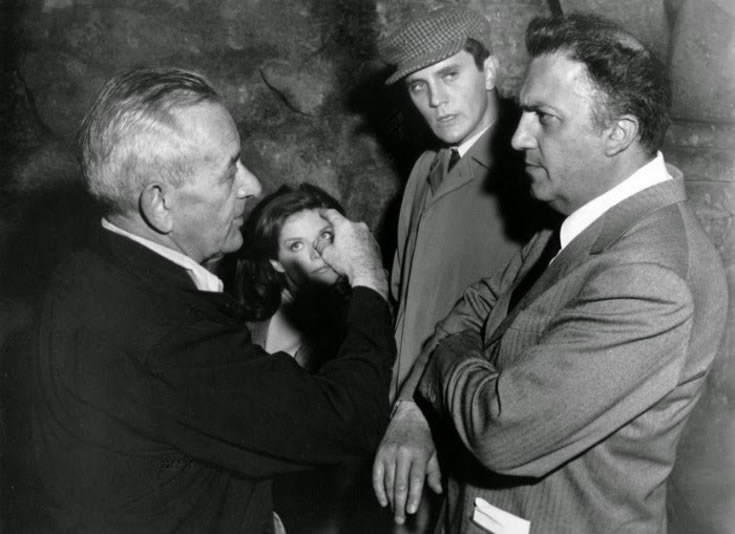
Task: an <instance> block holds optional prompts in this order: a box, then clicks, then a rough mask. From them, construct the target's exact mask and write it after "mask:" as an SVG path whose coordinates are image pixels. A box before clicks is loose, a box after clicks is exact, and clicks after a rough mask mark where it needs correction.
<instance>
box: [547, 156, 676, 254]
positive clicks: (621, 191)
mask: <svg viewBox="0 0 735 534" xmlns="http://www.w3.org/2000/svg"><path fill="white" fill-rule="evenodd" d="M671 179H672V178H671V175H670V174H669V172H668V171H667V170H666V164H665V163H664V157H663V155H662V154H661V152H658V153H657V154H656V157H655V158H654V159H652V160H651V161H649V162H648V163H646V164H645V165H644V166H643V167H641V168H640V169H638V170H637V171H636V172H634V173H633V174H631V175H630V176H629V177H628V178H626V179H625V180H623V181H622V182H620V183H619V184H618V185H616V186H615V187H613V188H612V189H610V190H609V191H606V192H605V193H603V194H602V195H600V196H599V197H597V198H594V199H592V200H590V201H589V202H588V203H587V204H585V205H584V206H582V207H581V208H578V209H577V210H576V211H574V212H572V214H571V215H569V217H567V218H566V219H564V222H563V223H562V225H561V230H560V234H559V239H560V240H561V248H562V249H563V248H564V247H566V246H567V245H568V244H569V243H570V242H571V241H572V239H574V238H575V237H577V236H578V235H579V234H581V233H582V232H583V231H584V230H585V229H586V228H588V227H589V226H590V225H591V224H592V223H593V222H595V221H596V220H597V219H599V218H600V217H601V216H602V215H603V214H604V213H605V212H606V211H608V210H609V209H610V208H612V207H613V206H615V205H617V204H620V203H621V202H622V201H623V200H625V199H626V198H628V197H631V196H633V195H635V194H636V193H639V192H641V191H643V190H644V189H647V188H649V187H651V186H653V185H656V184H660V183H662V182H665V181H666V180H671Z"/></svg>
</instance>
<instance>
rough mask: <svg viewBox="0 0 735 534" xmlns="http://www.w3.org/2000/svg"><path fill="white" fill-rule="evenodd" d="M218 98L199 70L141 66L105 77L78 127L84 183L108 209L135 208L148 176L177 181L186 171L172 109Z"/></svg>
mask: <svg viewBox="0 0 735 534" xmlns="http://www.w3.org/2000/svg"><path fill="white" fill-rule="evenodd" d="M202 101H209V102H216V103H221V102H222V98H221V96H220V95H219V94H218V93H217V91H216V90H215V89H214V88H213V87H212V86H211V85H210V83H209V82H208V81H207V80H206V79H204V78H203V77H202V76H200V75H199V74H196V73H194V72H190V71H186V70H182V69H176V68H139V69H135V70H132V71H130V72H127V73H125V74H123V75H120V76H116V77H114V78H112V79H111V80H109V81H108V82H107V83H106V84H105V85H104V86H103V87H102V90H101V91H100V93H99V95H98V96H97V99H96V100H95V102H94V104H93V105H92V108H91V109H90V111H89V113H87V115H86V117H85V118H84V120H83V121H82V125H81V129H80V131H79V145H80V149H81V161H82V171H83V173H84V177H85V179H86V181H87V187H88V188H89V191H90V192H91V193H92V195H93V196H94V197H95V198H97V200H99V201H100V203H101V204H102V205H103V207H104V208H105V210H106V211H107V212H108V213H110V212H112V213H123V212H127V211H131V210H137V208H138V199H139V195H140V192H141V191H142V190H143V188H144V187H145V186H146V185H147V184H148V183H150V182H151V181H152V180H154V179H155V180H161V181H164V182H167V183H171V184H172V185H174V186H179V185H181V184H182V183H184V182H185V181H186V180H187V179H188V178H189V177H190V176H191V171H190V165H189V162H190V154H189V150H188V147H187V140H186V139H184V138H183V137H182V136H181V133H180V132H179V130H178V129H177V125H176V120H175V116H174V115H173V114H172V113H171V110H172V108H176V107H185V106H192V105H194V104H197V103H199V102H202Z"/></svg>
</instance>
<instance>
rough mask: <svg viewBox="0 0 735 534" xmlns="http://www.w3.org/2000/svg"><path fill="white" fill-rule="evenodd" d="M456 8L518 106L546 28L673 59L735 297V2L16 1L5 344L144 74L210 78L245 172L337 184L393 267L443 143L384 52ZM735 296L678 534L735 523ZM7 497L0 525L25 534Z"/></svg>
mask: <svg viewBox="0 0 735 534" xmlns="http://www.w3.org/2000/svg"><path fill="white" fill-rule="evenodd" d="M449 4H461V5H468V6H471V7H473V8H475V9H477V10H478V11H480V12H482V13H483V14H484V15H486V16H487V17H488V18H489V19H490V20H491V22H492V25H493V28H494V30H493V34H492V42H493V53H495V54H496V55H497V56H498V57H499V58H500V62H501V71H500V72H501V80H500V83H499V90H500V93H501V94H502V96H506V97H511V98H512V97H514V96H516V95H517V92H518V89H519V87H520V84H521V81H522V78H523V74H524V70H525V64H526V60H527V56H526V52H525V49H524V44H523V32H524V29H525V26H526V24H527V23H528V21H529V20H530V19H531V18H533V17H534V16H538V15H548V14H551V13H559V12H571V11H594V12H597V13H601V14H604V15H606V16H609V17H611V18H614V19H616V20H618V21H620V22H621V23H622V24H623V25H624V26H625V27H626V28H628V29H629V30H630V31H631V32H633V33H635V34H636V35H638V36H639V37H640V38H641V39H642V40H644V41H645V42H646V43H648V44H649V45H650V46H651V47H652V48H653V49H655V50H656V51H657V52H658V53H659V54H660V55H661V56H662V57H665V58H666V59H667V61H668V65H669V69H670V74H671V78H672V82H673V90H674V124H673V126H672V128H671V130H670V132H669V135H668V138H667V142H666V146H665V148H664V153H665V156H666V158H667V159H668V160H669V161H670V162H672V163H674V164H676V165H677V166H679V167H680V168H681V169H682V170H683V171H684V172H685V175H686V180H687V182H686V183H687V189H688V192H689V196H690V199H691V202H692V204H693V206H694V208H695V210H696V213H697V215H698V216H699V218H700V219H701V221H702V222H703V224H704V227H705V229H706V230H707V233H708V235H709V236H710V237H711V239H712V240H713V242H714V243H715V244H716V246H717V247H718V249H719V251H720V252H721V254H722V257H723V261H724V262H725V265H726V267H727V270H728V276H729V280H730V287H731V288H733V287H735V228H734V222H733V221H734V216H735V67H734V66H733V65H735V35H734V34H735V1H734V0H617V1H615V2H611V1H605V0H455V1H449V0H147V1H143V0H116V1H112V0H0V9H1V10H2V11H1V12H0V28H2V37H1V38H2V43H1V44H0V60H1V61H2V63H1V64H0V67H1V68H0V124H1V125H2V133H1V134H0V156H2V157H1V159H0V163H1V164H0V277H1V278H0V291H1V292H2V293H1V294H0V296H1V297H2V298H1V299H0V348H2V347H5V348H7V347H9V346H17V345H23V343H27V341H28V336H29V334H28V332H29V324H30V320H31V318H32V316H33V307H32V306H31V304H30V302H32V295H33V293H34V290H35V289H36V288H38V287H41V286H42V285H43V280H44V279H45V277H46V276H47V275H48V272H49V270H50V268H51V267H52V266H53V264H54V263H55V262H56V261H58V258H59V257H60V256H61V255H63V253H64V252H65V251H66V250H68V249H69V248H70V247H72V246H74V245H75V244H76V243H77V242H79V241H80V240H81V236H82V235H83V234H84V232H85V230H86V229H87V228H88V225H89V224H90V220H91V219H93V218H94V216H95V212H94V210H93V208H92V207H91V206H90V205H89V203H88V201H87V199H86V197H85V195H84V193H83V191H82V187H81V184H80V179H79V171H78V166H77V163H76V159H75V157H74V151H73V146H74V135H75V131H76V128H77V125H78V124H79V122H80V120H81V118H82V116H83V114H84V112H85V110H86V109H87V107H88V106H89V105H90V103H91V100H92V98H93V96H94V95H95V93H96V91H97V90H98V89H99V88H100V86H101V84H102V83H103V82H104V81H105V80H106V79H108V78H109V77H110V76H112V75H114V74H117V73H120V72H122V71H125V70H127V69H129V68H131V67H135V66H140V65H151V66H152V65H177V66H181V67H185V68H190V69H194V70H197V71H200V72H202V73H204V74H205V75H206V76H207V77H208V78H209V79H210V80H211V81H212V82H213V84H214V85H215V86H217V87H218V88H219V89H220V91H221V92H222V94H223V95H224V97H225V99H226V102H227V105H228V107H229V109H230V110H231V112H232V114H233V117H234V118H235V120H236V122H237V124H238V127H239V129H240V133H241V136H242V141H243V160H244V162H245V164H246V166H248V167H249V168H250V169H251V170H252V171H253V172H254V173H255V174H256V175H258V176H259V177H260V178H261V181H262V182H263V184H264V186H265V188H266V191H271V190H274V189H275V188H277V187H278V186H279V185H281V184H283V183H298V182H301V181H310V182H314V183H317V184H319V185H321V186H322V187H324V188H325V189H327V190H328V191H329V192H331V193H332V194H334V195H335V196H336V197H337V198H339V199H340V200H341V201H342V202H343V203H344V205H345V207H346V209H347V211H348V213H350V214H351V215H352V216H353V218H359V219H363V220H365V221H366V222H367V223H368V224H369V225H370V227H371V228H372V229H373V230H374V231H375V232H376V233H377V234H378V236H379V238H380V240H381V243H382V244H383V246H384V251H385V252H386V253H387V256H388V255H389V253H390V251H391V250H392V242H393V241H392V236H393V234H394V232H395V213H396V208H397V202H398V201H399V199H400V194H401V191H402V187H403V184H404V183H405V179H406V177H407V175H408V170H409V169H410V166H411V164H412V163H413V161H414V160H415V158H416V157H417V155H418V154H419V152H420V150H421V148H422V146H424V144H425V142H426V141H427V139H428V134H427V132H426V130H425V129H424V128H422V126H421V124H420V122H419V121H418V120H417V117H416V115H415V114H414V113H413V112H412V111H411V110H410V109H409V107H408V106H407V105H406V104H407V102H406V99H405V97H404V96H403V94H402V93H401V91H400V90H399V89H396V88H386V87H385V86H384V85H383V83H382V80H383V79H384V78H385V75H386V71H385V68H384V66H383V65H382V64H381V63H380V61H378V60H377V59H376V57H375V42H376V39H378V38H379V37H381V36H383V35H385V34H387V33H389V32H390V31H392V30H393V29H395V28H396V27H398V26H399V25H401V24H402V23H403V22H404V21H406V20H408V19H410V18H411V17H412V16H413V15H414V14H416V13H419V12H422V11H425V10H427V9H430V8H435V7H440V6H444V5H449ZM19 266H21V267H19ZM732 301H733V304H732V306H731V312H732V313H731V314H730V319H729V323H728V324H729V328H728V335H727V339H726V341H725V343H724V345H723V350H722V354H721V357H720V359H719V361H718V364H717V368H716V369H715V372H713V373H712V375H711V377H710V380H709V382H710V388H709V391H708V394H707V395H706V396H705V398H704V399H703V401H702V402H701V403H700V405H699V406H698V407H697V409H696V412H695V414H694V416H693V417H692V422H691V424H690V425H689V428H688V430H687V432H686V434H685V436H684V439H683V442H682V445H681V447H680V456H681V458H682V461H681V462H680V465H679V466H677V468H676V471H675V473H674V478H673V484H671V503H672V504H671V518H672V521H671V523H672V524H671V531H672V532H674V533H675V534H684V533H688V532H692V533H697V534H700V533H701V534H709V533H724V532H733V530H732V529H735V446H733V444H735V406H734V404H733V403H734V402H735V363H733V362H735V328H733V327H735V297H733V299H732ZM13 354H15V353H13V351H10V350H5V349H4V350H3V353H2V354H1V355H2V356H3V357H2V359H0V364H1V367H0V371H2V374H1V375H0V392H5V393H4V394H3V395H6V394H7V392H8V391H11V390H12V389H13V387H14V384H15V383H16V379H17V375H18V374H19V373H20V371H19V369H20V368H22V367H23V362H18V361H17V358H14V356H13ZM0 401H4V402H0V415H2V416H3V418H4V422H3V424H2V426H0V440H1V441H0V453H2V461H3V463H2V464H0V469H3V470H8V469H9V470H11V471H12V469H13V462H16V461H18V460H17V459H16V458H15V456H14V455H13V451H14V449H16V448H20V447H22V442H21V441H20V440H21V438H20V437H17V436H16V432H14V429H15V427H16V425H22V422H20V421H17V420H16V419H15V417H17V415H16V412H15V411H14V410H13V405H12V402H11V401H8V400H6V397H5V396H3V397H2V398H1V399H0ZM16 402H17V401H16ZM1 479H3V471H0V480H1ZM6 486H7V485H3V487H2V488H0V490H1V491H3V493H2V494H0V503H3V506H2V507H1V508H0V513H3V516H2V517H1V518H0V519H2V522H0V530H4V529H3V526H8V525H11V522H10V520H9V519H8V517H9V516H11V515H12V513H11V512H12V506H11V505H9V504H7V503H11V502H12V499H11V498H10V497H12V495H13V490H12V488H8V487H6ZM8 528H10V527H8Z"/></svg>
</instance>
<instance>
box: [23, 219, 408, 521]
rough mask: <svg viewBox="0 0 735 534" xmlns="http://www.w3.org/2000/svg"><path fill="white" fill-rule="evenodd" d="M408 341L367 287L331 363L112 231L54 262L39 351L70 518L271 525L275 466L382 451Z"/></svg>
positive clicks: (38, 437)
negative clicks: (274, 334)
mask: <svg viewBox="0 0 735 534" xmlns="http://www.w3.org/2000/svg"><path fill="white" fill-rule="evenodd" d="M394 356H395V346H394V342H393V332H392V326H391V321H390V314H389V310H388V306H387V304H386V302H385V301H384V300H383V299H382V298H380V296H379V295H378V294H377V293H375V292H374V291H372V290H369V289H366V288H361V287H357V288H355V289H354V291H353V293H352V299H351V303H350V307H349V310H348V316H347V334H346V338H345V341H344V343H343V345H342V347H341V349H340V351H339V353H338V355H337V358H335V359H334V360H332V361H330V362H328V363H327V364H325V365H324V366H323V367H321V369H320V370H319V372H318V373H316V374H310V373H307V372H305V371H304V370H303V369H301V368H300V367H299V366H298V365H297V364H296V362H295V361H294V360H293V358H291V357H290V356H288V355H287V354H273V355H270V354H268V353H266V352H264V351H263V350H262V349H260V348H259V347H257V346H256V345H254V344H252V343H251V341H250V334H249V333H248V331H247V329H246V328H245V326H244V321H243V320H242V317H241V316H240V313H239V308H238V305H237V304H236V303H235V301H234V300H232V299H231V298H230V297H228V296H227V295H223V294H218V293H209V292H202V291H198V290H197V289H196V288H195V287H194V285H193V283H192V282H191V280H190V278H189V277H188V275H187V274H186V273H185V271H184V270H183V269H181V268H180V267H178V266H177V265H175V264H173V263H171V262H169V261H168V260H166V259H164V258H162V257H160V256H158V255H157V254H155V253H153V252H151V251H149V250H148V249H146V248H145V247H142V246H140V245H138V244H137V243H135V242H133V241H131V240H128V239H126V238H124V237H120V236H117V235H115V234H112V233H110V232H106V231H105V232H102V234H101V236H100V239H99V242H98V244H97V246H95V247H94V248H93V250H87V251H83V252H80V253H78V254H75V255H73V256H72V257H70V258H69V259H68V260H67V261H66V262H64V263H63V264H62V265H61V266H60V268H59V269H58V270H57V272H56V274H55V277H54V279H53V282H52V284H51V287H50V289H49V290H48V292H47V294H46V298H45V302H44V306H43V313H42V317H41V322H40V328H39V338H38V350H37V352H36V361H35V374H36V379H35V382H36V385H35V392H34V393H35V399H34V411H35V417H34V434H33V440H34V448H35V452H36V458H37V463H38V468H39V469H38V470H39V474H40V477H41V479H42V482H43V487H44V490H45V495H44V498H45V499H46V502H47V510H48V513H49V515H50V516H51V517H53V518H54V521H55V522H56V528H57V529H58V530H59V531H61V532H74V533H78V532H95V533H102V532H136V533H141V532H151V533H153V532H155V533H165V532H177V533H180V532H192V533H201V532H207V533H210V532H212V533H215V532H223V533H224V532H227V533H234V532H243V533H248V534H251V533H260V532H271V531H272V516H271V510H272V505H271V489H270V478H271V477H272V476H273V475H275V474H278V473H285V472H290V471H297V470H300V469H303V468H304V467H305V466H307V465H310V464H319V463H336V462H339V461H341V460H343V459H345V458H347V457H348V456H353V455H355V454H370V453H371V452H372V451H373V450H374V448H375V447H376V446H377V443H378V440H379V439H380V437H381V435H382V431H383V430H384V427H385V425H386V423H387V415H388V401H387V399H388V381H389V377H390V372H391V365H392V363H393V358H394Z"/></svg>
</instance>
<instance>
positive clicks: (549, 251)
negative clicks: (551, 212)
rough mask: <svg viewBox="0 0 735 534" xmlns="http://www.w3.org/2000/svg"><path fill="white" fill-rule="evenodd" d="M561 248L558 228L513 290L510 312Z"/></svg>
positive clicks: (509, 306) (509, 305)
mask: <svg viewBox="0 0 735 534" xmlns="http://www.w3.org/2000/svg"><path fill="white" fill-rule="evenodd" d="M560 249H561V241H560V240H559V229H558V228H557V229H555V230H554V232H553V233H552V234H551V236H550V237H549V240H548V241H547V243H546V246H545V247H544V250H543V251H542V252H541V256H539V259H538V260H537V261H536V263H534V264H533V267H531V269H530V270H529V271H528V273H526V276H525V277H524V278H523V280H521V283H520V284H518V285H517V286H516V288H515V289H514V290H513V293H512V294H511V296H510V301H509V303H508V312H510V311H511V310H512V309H513V308H514V307H515V305H516V304H518V301H519V300H521V299H522V298H523V295H525V294H526V293H528V290H529V289H531V287H533V284H535V283H536V281H537V280H538V279H539V278H540V277H541V274H542V273H543V272H544V271H545V270H546V268H547V267H548V266H549V263H551V260H553V259H554V256H556V255H557V254H558V253H559V250H560Z"/></svg>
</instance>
